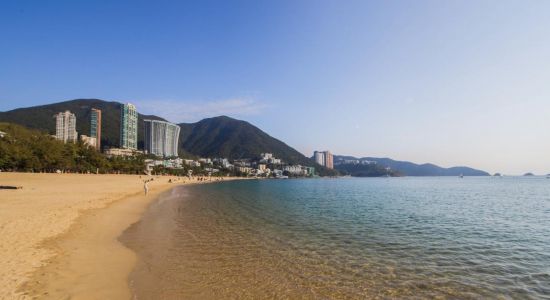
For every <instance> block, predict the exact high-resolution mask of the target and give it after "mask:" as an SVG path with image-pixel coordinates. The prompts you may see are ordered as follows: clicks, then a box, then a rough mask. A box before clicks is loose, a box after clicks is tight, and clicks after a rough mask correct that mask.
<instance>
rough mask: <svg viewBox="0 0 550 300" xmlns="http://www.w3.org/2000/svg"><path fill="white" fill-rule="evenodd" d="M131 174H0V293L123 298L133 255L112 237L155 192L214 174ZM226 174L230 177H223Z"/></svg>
mask: <svg viewBox="0 0 550 300" xmlns="http://www.w3.org/2000/svg"><path fill="white" fill-rule="evenodd" d="M145 178H146V177H145V176H141V178H140V176H139V175H95V174H93V175H83V174H36V173H35V174H32V173H0V182H2V183H3V184H9V185H17V186H23V189H22V190H0V199H1V200H0V249H2V257H0V265H2V268H0V299H30V298H36V297H40V298H41V299H43V298H52V299H59V298H67V297H69V298H78V299H101V298H102V299H128V298H130V290H129V287H128V283H127V278H128V274H129V273H130V272H131V270H132V268H133V266H134V264H135V261H136V256H135V254H134V253H133V252H132V251H131V250H130V249H128V248H126V247H125V246H123V245H122V244H121V243H120V242H119V241H118V237H119V236H120V234H121V233H122V232H123V231H124V230H125V229H126V228H128V227H129V226H130V225H131V224H133V223H135V222H136V221H138V220H139V219H140V217H141V215H142V214H143V212H144V211H145V210H146V208H147V206H148V205H149V204H150V203H152V202H153V201H154V200H156V199H157V198H158V196H159V195H160V194H161V193H163V192H165V191H168V190H170V189H172V188H173V187H176V186H178V185H182V184H186V185H188V184H196V183H211V182H215V181H203V182H198V181H197V180H195V179H194V180H188V179H186V180H185V183H184V182H183V180H181V181H177V182H174V183H169V182H168V180H169V179H170V178H175V177H174V176H155V178H156V180H155V181H153V182H150V183H149V193H148V195H147V196H144V195H143V181H142V180H143V179H145ZM226 180H231V179H226Z"/></svg>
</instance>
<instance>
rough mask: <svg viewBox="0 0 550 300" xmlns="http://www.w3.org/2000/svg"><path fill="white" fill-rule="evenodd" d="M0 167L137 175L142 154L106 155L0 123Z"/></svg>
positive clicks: (142, 159)
mask: <svg viewBox="0 0 550 300" xmlns="http://www.w3.org/2000/svg"><path fill="white" fill-rule="evenodd" d="M0 131H2V132H4V133H5V134H4V136H3V137H0V170H10V171H24V172H55V171H57V170H62V171H64V172H81V173H86V172H91V173H95V172H99V173H119V172H120V173H130V174H139V173H142V172H143V169H144V159H145V157H144V156H137V157H133V158H117V157H114V158H107V157H105V156H104V155H102V154H101V153H99V152H98V151H96V150H95V149H94V148H92V147H89V146H87V145H84V144H83V143H81V142H78V143H66V144H65V143H63V142H61V141H58V140H56V139H54V138H53V137H51V136H50V135H48V134H45V133H43V132H41V131H37V130H30V129H27V128H25V127H22V126H19V125H15V124H9V123H0Z"/></svg>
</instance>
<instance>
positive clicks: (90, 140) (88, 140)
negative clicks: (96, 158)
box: [80, 134, 97, 148]
mask: <svg viewBox="0 0 550 300" xmlns="http://www.w3.org/2000/svg"><path fill="white" fill-rule="evenodd" d="M80 140H81V141H82V143H84V145H88V146H90V147H93V148H96V147H97V140H96V138H95V137H91V136H87V135H83V134H82V135H81V136H80Z"/></svg>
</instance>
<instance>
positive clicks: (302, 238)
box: [122, 177, 550, 299]
mask: <svg viewBox="0 0 550 300" xmlns="http://www.w3.org/2000/svg"><path fill="white" fill-rule="evenodd" d="M122 240H123V242H124V243H125V244H126V245H128V246H129V247H130V248H131V249H133V250H134V251H136V253H137V254H138V257H139V263H138V266H137V267H136V269H135V271H134V272H133V274H132V276H131V285H132V288H133V291H134V293H135V295H136V297H137V298H138V299H151V298H158V297H165V298H181V297H184V298H227V297H229V298H266V297H267V298H311V299H313V298H324V299H326V298H388V297H404V298H409V297H419V298H425V297H430V298H497V297H502V298H515V299H528V298H533V299H540V298H550V180H548V179H545V178H540V177H531V178H523V177H521V178H512V177H508V178H491V177H465V178H463V179H459V178H454V177H453V178H446V177H433V178H418V177H417V178H414V177H409V178H372V179H371V178H368V179H352V178H345V179H318V180H261V181H256V180H251V181H237V182H226V183H220V184H211V185H201V186H193V187H181V188H176V189H174V190H173V191H172V192H171V193H168V194H165V195H163V196H162V197H161V199H159V201H158V202H157V203H155V204H154V205H152V206H151V207H150V209H149V210H148V212H147V213H146V214H145V215H144V217H143V219H142V220H141V221H140V222H139V223H137V224H135V225H134V226H132V227H131V228H130V229H128V230H127V232H126V233H125V234H124V236H123V237H122Z"/></svg>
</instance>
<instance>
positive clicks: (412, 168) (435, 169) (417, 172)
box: [334, 155, 489, 176]
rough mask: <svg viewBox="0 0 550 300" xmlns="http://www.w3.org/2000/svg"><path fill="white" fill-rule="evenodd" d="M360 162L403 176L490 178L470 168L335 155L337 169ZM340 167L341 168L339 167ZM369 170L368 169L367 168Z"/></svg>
mask: <svg viewBox="0 0 550 300" xmlns="http://www.w3.org/2000/svg"><path fill="white" fill-rule="evenodd" d="M351 161H358V162H360V163H361V164H363V165H365V166H367V164H366V162H374V163H376V164H378V165H381V166H384V167H389V168H390V169H391V170H394V171H398V172H399V173H400V174H402V175H406V176H459V175H461V174H463V175H464V176H489V173H487V172H485V171H482V170H477V169H473V168H470V167H462V166H461V167H451V168H442V167H440V166H437V165H434V164H430V163H426V164H415V163H412V162H409V161H398V160H393V159H390V158H378V157H362V158H356V157H353V156H342V155H335V156H334V163H335V164H337V165H336V166H335V167H336V169H343V168H344V167H343V166H344V165H345V164H343V163H344V162H351ZM338 165H339V166H338ZM365 168H367V167H365Z"/></svg>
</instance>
